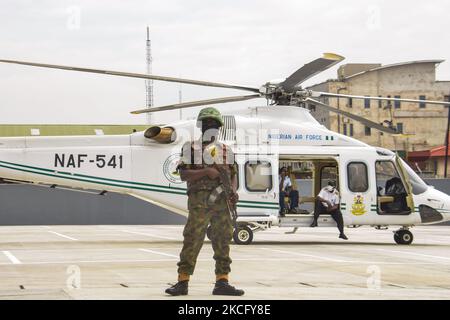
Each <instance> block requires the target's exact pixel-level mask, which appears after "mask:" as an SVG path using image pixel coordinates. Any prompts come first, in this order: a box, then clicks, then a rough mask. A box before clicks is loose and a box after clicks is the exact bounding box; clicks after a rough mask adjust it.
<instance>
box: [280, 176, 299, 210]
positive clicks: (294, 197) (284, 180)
mask: <svg viewBox="0 0 450 320" xmlns="http://www.w3.org/2000/svg"><path fill="white" fill-rule="evenodd" d="M279 174H280V176H279V181H280V186H279V190H280V198H279V203H280V216H284V212H285V203H284V198H285V197H286V196H288V197H289V199H290V208H289V209H290V210H293V209H294V208H297V207H298V198H299V196H298V191H297V190H294V189H293V188H292V182H291V178H289V176H288V174H287V169H286V167H282V168H281V169H280V171H279Z"/></svg>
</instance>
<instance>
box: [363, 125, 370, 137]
mask: <svg viewBox="0 0 450 320" xmlns="http://www.w3.org/2000/svg"><path fill="white" fill-rule="evenodd" d="M364 134H365V135H366V136H370V135H371V134H372V132H371V130H370V127H368V126H365V127H364Z"/></svg>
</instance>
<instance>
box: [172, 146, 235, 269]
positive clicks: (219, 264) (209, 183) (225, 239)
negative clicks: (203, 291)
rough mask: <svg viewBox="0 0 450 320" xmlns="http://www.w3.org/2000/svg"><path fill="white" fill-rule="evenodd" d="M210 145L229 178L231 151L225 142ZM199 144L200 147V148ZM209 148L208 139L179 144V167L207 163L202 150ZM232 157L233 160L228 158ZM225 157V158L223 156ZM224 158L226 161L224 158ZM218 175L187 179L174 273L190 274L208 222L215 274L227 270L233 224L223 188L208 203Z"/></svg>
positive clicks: (232, 171)
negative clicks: (185, 213) (184, 215)
mask: <svg viewBox="0 0 450 320" xmlns="http://www.w3.org/2000/svg"><path fill="white" fill-rule="evenodd" d="M212 144H214V146H215V147H216V148H213V149H216V150H217V149H218V150H219V151H220V150H222V153H221V154H220V155H219V157H220V158H222V159H223V162H222V164H221V165H227V166H229V168H230V173H231V178H233V176H234V175H236V173H237V168H236V164H235V163H234V154H233V152H232V151H231V149H230V148H229V147H227V146H226V145H224V144H222V143H219V142H213V143H212ZM200 148H201V150H200ZM206 148H208V149H207V151H208V150H210V149H211V143H210V142H208V143H203V144H202V145H201V147H200V142H196V143H194V142H187V143H185V144H184V146H183V148H182V152H181V153H182V155H181V161H180V164H179V166H178V168H179V169H193V170H195V169H201V168H205V167H206V166H208V165H210V164H205V161H204V157H203V156H202V155H203V152H204V151H205V149H206ZM230 157H232V159H233V162H232V163H233V164H227V163H228V162H231V161H230V160H229V159H230ZM225 158H226V159H225ZM227 160H228V161H227ZM220 183H221V182H220V179H219V178H216V179H210V178H209V177H208V176H205V177H202V178H201V179H199V180H197V181H193V182H189V181H188V183H187V193H188V209H189V216H188V221H187V223H186V225H185V227H184V231H183V236H184V242H183V249H182V251H181V253H180V261H179V262H178V264H177V265H178V274H182V273H184V274H188V275H192V274H193V273H194V269H195V264H196V261H197V257H198V254H199V252H200V249H201V248H202V245H203V241H204V239H205V235H206V229H207V227H208V225H211V242H212V247H213V250H214V260H215V261H216V268H215V273H216V275H226V274H228V273H229V272H230V270H231V269H230V264H231V262H232V261H231V258H230V256H229V253H230V242H231V238H232V235H233V226H232V221H231V217H230V213H229V210H228V207H227V203H226V199H225V196H224V192H222V193H221V194H220V196H219V197H218V199H217V201H216V202H215V203H214V204H212V205H211V204H208V199H209V197H210V196H211V193H212V191H213V190H214V189H215V188H216V187H217V186H219V185H220Z"/></svg>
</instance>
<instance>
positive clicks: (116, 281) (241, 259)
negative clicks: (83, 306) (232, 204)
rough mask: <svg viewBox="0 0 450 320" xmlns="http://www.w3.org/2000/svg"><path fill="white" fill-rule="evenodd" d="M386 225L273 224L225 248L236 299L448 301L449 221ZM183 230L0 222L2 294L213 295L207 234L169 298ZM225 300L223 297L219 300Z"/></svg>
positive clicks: (78, 296) (10, 296) (14, 296)
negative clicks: (184, 281) (410, 238)
mask: <svg viewBox="0 0 450 320" xmlns="http://www.w3.org/2000/svg"><path fill="white" fill-rule="evenodd" d="M391 230H394V229H390V230H387V231H386V230H384V231H381V230H374V229H371V228H364V227H363V228H359V229H348V230H347V235H348V236H349V238H350V240H349V241H344V240H341V239H338V237H337V234H338V233H337V230H336V229H334V228H315V229H309V228H305V229H299V230H298V232H297V233H296V234H285V232H287V231H291V229H286V228H273V229H271V230H268V231H265V232H259V233H256V234H255V240H254V243H253V244H251V245H249V246H238V245H233V246H232V249H231V253H232V258H233V264H232V273H231V282H232V284H233V285H235V286H237V287H240V288H242V289H244V290H245V291H246V294H245V296H243V297H240V298H236V299H449V298H450V250H449V249H450V227H447V226H429V227H416V228H413V229H411V231H412V232H413V234H414V237H415V240H414V243H413V244H412V245H410V246H400V245H397V244H395V243H394V240H393V236H392V232H391ZM181 246H182V226H30V227H9V226H3V227H0V279H1V281H0V299H217V298H218V297H217V296H212V295H211V290H212V287H213V283H214V261H213V259H212V255H213V253H212V249H211V244H210V242H209V241H208V240H206V241H205V245H204V247H203V249H202V251H201V253H200V256H199V260H198V263H197V268H196V272H195V274H194V276H193V277H192V279H191V282H190V283H191V284H190V289H189V290H190V291H189V296H187V297H175V298H174V297H169V296H167V295H165V294H164V289H165V288H166V287H167V286H168V284H169V283H173V282H174V281H175V279H176V262H177V260H178V254H179V251H180V249H181ZM227 299H229V298H228V297H227Z"/></svg>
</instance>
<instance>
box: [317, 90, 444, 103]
mask: <svg viewBox="0 0 450 320" xmlns="http://www.w3.org/2000/svg"><path fill="white" fill-rule="evenodd" d="M313 96H314V97H320V96H322V97H334V98H352V99H369V100H381V101H400V102H411V103H426V104H440V105H444V106H450V102H446V101H435V100H417V99H402V98H387V97H371V96H355V95H351V94H340V93H330V92H318V91H314V92H313Z"/></svg>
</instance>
